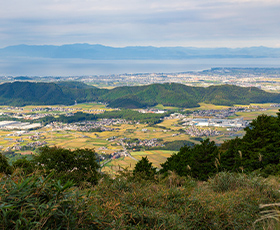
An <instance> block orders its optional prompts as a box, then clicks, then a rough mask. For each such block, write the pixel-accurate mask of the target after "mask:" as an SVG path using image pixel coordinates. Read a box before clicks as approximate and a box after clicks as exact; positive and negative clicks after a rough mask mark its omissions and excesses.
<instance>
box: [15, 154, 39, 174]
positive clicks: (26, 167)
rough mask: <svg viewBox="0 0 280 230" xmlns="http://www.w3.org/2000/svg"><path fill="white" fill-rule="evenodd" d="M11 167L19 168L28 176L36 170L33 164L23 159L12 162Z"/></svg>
mask: <svg viewBox="0 0 280 230" xmlns="http://www.w3.org/2000/svg"><path fill="white" fill-rule="evenodd" d="M12 167H13V168H14V169H16V168H20V169H21V170H22V172H23V173H25V174H30V173H32V172H34V170H35V169H36V168H35V165H34V163H33V162H31V161H29V160H27V159H26V158H25V157H24V158H20V159H17V160H16V161H15V162H13V164H12Z"/></svg>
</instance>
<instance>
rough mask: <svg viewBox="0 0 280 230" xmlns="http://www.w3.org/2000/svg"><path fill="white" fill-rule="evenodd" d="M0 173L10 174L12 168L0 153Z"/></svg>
mask: <svg viewBox="0 0 280 230" xmlns="http://www.w3.org/2000/svg"><path fill="white" fill-rule="evenodd" d="M0 173H5V174H11V173H12V168H11V166H10V165H9V163H8V159H7V158H6V157H5V156H4V155H3V154H2V153H0Z"/></svg>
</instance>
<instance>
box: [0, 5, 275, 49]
mask: <svg viewBox="0 0 280 230" xmlns="http://www.w3.org/2000/svg"><path fill="white" fill-rule="evenodd" d="M279 12H280V1H279V0H218V1H209V0H173V1H170V0H103V1H100V0H99V1H97V0H48V1H45V0H25V1H22V0H9V1H5V2H3V3H1V8H0V44H2V45H3V46H5V45H9V44H12V43H13V44H19V43H36V44H42V43H47V44H49V43H53V44H61V43H74V42H81V43H83V42H90V43H101V44H104V43H106V44H107V45H118V44H119V45H121V46H124V45H125V44H127V45H149V44H150V45H157V44H162V45H164V44H166V45H188V44H198V45H197V46H204V45H205V44H214V43H215V41H217V45H219V44H231V45H232V46H234V45H235V44H241V43H242V44H246V42H245V41H247V44H248V45H250V44H251V43H252V41H253V40H254V41H255V42H256V41H258V44H259V45H267V44H270V42H271V44H272V46H277V44H278V43H279V42H277V39H278V37H280V29H279V24H280V19H279V17H278V14H279ZM210 41H212V42H210ZM241 41H242V42H241ZM199 44H200V45H199ZM248 45H247V46H248ZM211 46H213V45H211ZM245 46H246V45H245Z"/></svg>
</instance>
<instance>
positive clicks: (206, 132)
mask: <svg viewBox="0 0 280 230" xmlns="http://www.w3.org/2000/svg"><path fill="white" fill-rule="evenodd" d="M186 134H188V135H190V136H192V137H202V136H206V137H208V136H218V135H220V132H218V131H217V130H215V129H210V128H209V129H198V128H197V127H196V126H191V127H189V128H188V129H186Z"/></svg>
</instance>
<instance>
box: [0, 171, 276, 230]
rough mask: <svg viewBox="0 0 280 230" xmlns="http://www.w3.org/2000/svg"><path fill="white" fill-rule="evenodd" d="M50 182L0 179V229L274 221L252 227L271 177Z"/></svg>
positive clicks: (268, 194) (271, 189) (269, 192)
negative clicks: (82, 183) (85, 185)
mask: <svg viewBox="0 0 280 230" xmlns="http://www.w3.org/2000/svg"><path fill="white" fill-rule="evenodd" d="M54 177H55V175H53V174H52V173H51V174H49V175H48V176H46V177H45V176H42V175H41V174H40V172H36V173H33V174H31V175H28V176H23V175H22V174H21V173H20V171H15V172H14V173H13V174H12V175H11V176H9V177H5V176H3V175H2V177H1V179H0V195H1V205H0V228H1V229H38V228H39V229H263V227H264V226H266V227H269V226H270V227H271V226H274V224H275V223H276V222H269V223H267V221H260V222H257V223H255V221H256V220H258V219H260V218H261V215H260V209H259V204H267V203H274V202H277V201H278V200H279V198H280V194H279V192H278V188H279V182H278V181H276V179H275V178H271V179H269V180H265V179H264V178H262V177H258V176H256V175H246V174H234V173H227V172H223V173H219V174H217V175H215V176H214V177H213V178H211V179H209V180H207V181H206V182H204V183H201V182H199V181H196V180H193V179H190V178H184V177H180V176H178V175H176V174H175V173H172V172H170V173H169V174H168V176H167V177H165V178H163V177H156V178H155V179H154V180H143V179H139V177H135V176H133V174H132V173H128V172H126V173H124V172H122V173H120V174H119V175H117V176H116V178H114V179H112V178H110V177H108V176H105V175H103V176H102V177H101V178H100V180H99V183H98V184H97V185H96V186H92V187H88V188H81V187H77V186H76V185H75V184H74V183H73V182H71V181H67V182H64V183H62V182H61V181H60V180H58V179H54ZM147 194H149V195H148V196H147ZM271 229H272V228H271Z"/></svg>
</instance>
